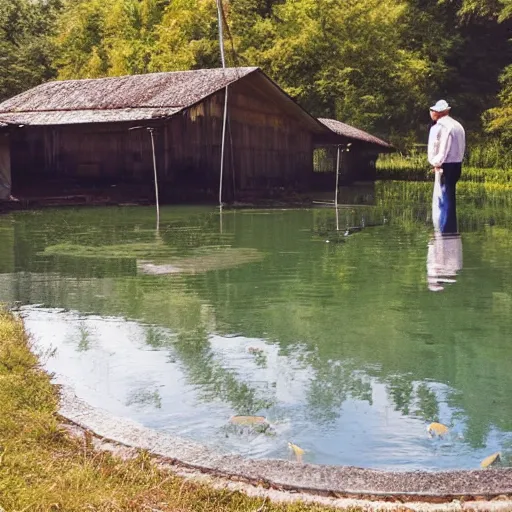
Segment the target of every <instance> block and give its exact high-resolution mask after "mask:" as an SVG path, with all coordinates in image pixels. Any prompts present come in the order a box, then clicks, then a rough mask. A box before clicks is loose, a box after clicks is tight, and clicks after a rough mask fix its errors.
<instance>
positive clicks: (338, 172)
mask: <svg viewBox="0 0 512 512" xmlns="http://www.w3.org/2000/svg"><path fill="white" fill-rule="evenodd" d="M340 157H341V146H340V145H339V144H338V151H337V154H336V192H335V194H334V206H335V207H336V208H338V183H339V177H340V159H341V158H340Z"/></svg>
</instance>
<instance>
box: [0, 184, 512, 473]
mask: <svg viewBox="0 0 512 512" xmlns="http://www.w3.org/2000/svg"><path fill="white" fill-rule="evenodd" d="M430 190H431V188H430V185H427V184H414V183H411V184H408V183H396V184H395V183H385V184H377V188H376V191H375V197H376V200H375V204H373V205H367V206H350V207H344V208H341V209H340V211H339V214H338V219H337V221H336V216H335V212H334V210H333V209H332V208H325V207H324V208H322V207H318V208H311V209H303V210H284V209H283V210H233V211H224V213H223V214H222V216H221V215H220V214H219V212H218V211H217V210H216V209H215V208H210V207H179V208H178V207H166V208H164V209H163V211H162V220H161V224H160V230H159V232H158V233H157V232H156V230H155V222H154V211H153V209H152V208H145V207H131V208H129V207H126V208H97V209H93V208H84V209H51V210H43V211H36V212H19V213H15V214H11V215H6V216H3V217H0V257H1V259H0V301H4V302H9V303H11V304H15V303H16V304H17V305H20V306H21V312H22V315H23V316H24V318H25V322H26V325H27V327H28V329H29V330H30V332H31V333H32V335H33V337H34V339H35V340H36V343H37V346H38V348H39V349H40V350H42V351H46V352H48V351H49V350H50V349H52V348H53V349H56V350H55V354H53V355H52V356H51V357H47V358H45V365H46V367H47V368H48V369H49V370H50V371H53V372H55V374H56V380H57V381H58V382H63V383H67V384H70V385H72V386H73V388H74V389H75V391H76V393H77V394H78V395H79V396H81V397H82V398H84V399H86V400H87V401H88V402H90V403H91V404H93V405H95V406H99V407H103V408H105V409H107V410H109V411H111V412H113V413H114V414H117V415H119V416H125V417H129V418H132V419H135V420H137V421H139V422H140V423H143V424H145V425H147V426H150V427H154V428H156V429H160V430H165V431H167V432H171V433H174V434H178V435H181V436H184V437H188V438H191V439H195V440H198V441H201V442H205V443H207V444H210V445H211V446H214V447H215V448H217V449H218V450H220V451H223V452H236V453H242V454H244V455H247V456H249V457H272V458H291V457H292V455H291V454H290V452H289V449H288V445H287V443H288V442H289V441H291V442H293V443H295V444H297V445H299V446H300V447H302V448H303V449H305V450H306V454H305V456H304V460H306V461H309V462H315V463H329V464H349V465H357V466H365V467H378V468H392V469H448V468H475V467H478V466H479V463H480V461H481V460H482V459H483V458H484V457H486V456H487V455H490V454H491V453H493V452H496V451H501V452H502V454H503V456H502V461H503V463H504V464H510V456H511V455H512V401H511V400H510V396H511V392H512V372H511V364H510V360H511V356H512V336H511V334H512V259H511V257H510V254H511V248H512V209H511V208H510V206H511V202H512V196H511V194H510V192H508V191H507V190H503V191H500V190H494V191H491V192H490V191H487V192H486V191H485V190H484V189H479V190H466V191H463V193H461V196H460V198H459V225H460V231H461V233H462V238H461V239H460V240H452V241H450V242H446V241H444V240H441V241H439V240H438V241H435V242H434V241H432V230H431V227H430V220H429V206H428V204H427V201H428V199H429V194H430ZM336 222H337V223H338V226H339V231H336ZM347 227H350V228H358V229H350V230H348V231H347V230H346V228H347ZM359 228H362V229H359ZM429 244H430V246H429ZM429 247H430V249H429ZM429 250H430V252H429ZM460 251H461V253H460ZM427 259H428V261H429V269H430V270H429V274H430V276H429V277H428V276H427ZM460 267H462V268H460ZM432 290H437V291H432ZM237 414H243V415H263V416H265V417H267V418H268V420H269V422H270V424H271V428H270V429H269V430H268V431H267V432H265V433H261V432H254V431H251V430H250V429H243V430H237V429H234V428H233V427H230V426H229V418H230V417H231V416H232V415H237ZM434 421H437V422H442V423H443V424H445V425H447V426H448V427H449V428H450V430H449V434H448V435H447V436H445V437H444V438H430V437H429V436H428V435H427V432H426V428H427V426H428V425H429V424H430V423H431V422H434Z"/></svg>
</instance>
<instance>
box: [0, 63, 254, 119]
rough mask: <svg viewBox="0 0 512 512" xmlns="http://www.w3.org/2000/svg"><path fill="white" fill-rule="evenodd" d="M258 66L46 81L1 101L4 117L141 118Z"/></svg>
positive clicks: (174, 108) (192, 99)
mask: <svg viewBox="0 0 512 512" xmlns="http://www.w3.org/2000/svg"><path fill="white" fill-rule="evenodd" d="M256 70H258V68H255V67H250V68H249V67H247V68H227V69H199V70H193V71H177V72H169V73H149V74H146V75H131V76H122V77H111V78H98V79H86V80H65V81H56V82H47V83H45V84H42V85H39V86H37V87H34V88H33V89H30V90H29V91H26V92H24V93H22V94H19V95H18V96H15V97H14V98H11V99H9V100H6V101H4V102H3V103H1V104H0V119H3V120H5V121H7V122H11V121H12V122H15V123H20V124H31V125H40V124H42V125H48V124H75V123H94V122H109V121H137V120H145V119H154V118H159V117H166V116H169V115H173V114H175V113H176V112H179V111H180V110H182V109H183V108H186V107H188V106H190V105H193V104H195V103H197V102H199V101H201V100H202V99H203V98H206V97H207V96H210V95H211V94H213V93H215V92H216V91H219V90H221V89H223V88H224V87H226V85H229V84H231V83H233V82H235V81H237V80H239V79H240V78H242V77H244V76H247V75H249V74H250V73H252V72H254V71H256Z"/></svg>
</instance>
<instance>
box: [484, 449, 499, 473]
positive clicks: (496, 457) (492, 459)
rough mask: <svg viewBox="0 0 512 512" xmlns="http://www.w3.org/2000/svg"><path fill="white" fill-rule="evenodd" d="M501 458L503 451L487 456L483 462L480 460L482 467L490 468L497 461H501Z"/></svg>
mask: <svg viewBox="0 0 512 512" xmlns="http://www.w3.org/2000/svg"><path fill="white" fill-rule="evenodd" d="M500 460H501V453H500V452H496V453H493V454H492V455H489V457H486V458H485V459H484V460H483V461H482V462H480V467H481V468H483V469H486V468H490V467H491V466H493V465H494V464H496V463H497V462H500Z"/></svg>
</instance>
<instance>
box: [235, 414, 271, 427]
mask: <svg viewBox="0 0 512 512" xmlns="http://www.w3.org/2000/svg"><path fill="white" fill-rule="evenodd" d="M229 422H230V423H232V424H233V425H241V426H244V427H245V426H253V425H266V424H268V422H267V418H265V416H231V418H230V419H229Z"/></svg>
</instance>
